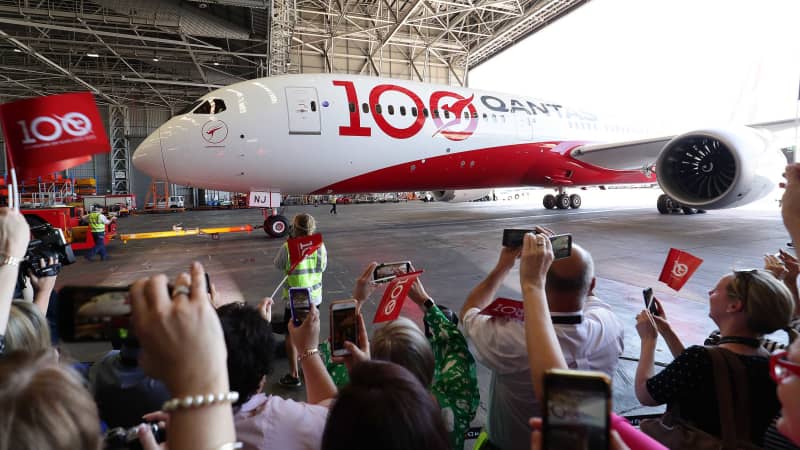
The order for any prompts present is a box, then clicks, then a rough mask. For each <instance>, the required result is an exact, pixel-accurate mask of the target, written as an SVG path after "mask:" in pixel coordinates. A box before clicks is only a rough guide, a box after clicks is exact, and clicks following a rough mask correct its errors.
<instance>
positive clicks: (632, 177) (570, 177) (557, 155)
mask: <svg viewBox="0 0 800 450" xmlns="http://www.w3.org/2000/svg"><path fill="white" fill-rule="evenodd" d="M581 144H583V143H582V142H535V143H533V142H532V143H524V144H515V145H505V146H501V147H490V148H484V149H479V150H470V151H466V152H461V153H454V154H448V155H441V156H435V157H431V158H426V159H420V160H415V161H409V162H405V163H402V164H397V165H395V166H391V167H386V168H383V169H378V170H375V171H372V172H368V173H365V174H361V175H357V176H355V177H352V178H348V179H346V180H343V181H339V182H336V183H334V184H331V185H328V186H325V187H322V188H320V189H317V190H316V191H314V192H312V194H340V193H354V192H393V191H394V192H403V191H420V190H423V191H424V190H435V189H475V188H495V187H515V186H593V185H602V184H629V183H630V184H634V183H654V182H655V180H656V177H655V174H651V175H650V176H649V177H648V176H646V175H645V174H644V173H642V172H641V171H639V170H610V169H605V168H602V167H597V166H594V165H591V164H587V163H584V162H581V161H578V160H576V159H573V158H571V157H570V156H569V153H570V151H571V150H572V149H574V148H575V147H577V146H579V145H581Z"/></svg>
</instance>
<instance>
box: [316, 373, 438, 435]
mask: <svg viewBox="0 0 800 450" xmlns="http://www.w3.org/2000/svg"><path fill="white" fill-rule="evenodd" d="M449 448H450V438H449V434H448V433H447V430H446V428H445V425H444V420H443V419H442V410H441V409H440V408H439V405H437V404H436V401H435V400H434V399H433V397H432V396H431V394H430V392H428V391H427V390H426V389H425V387H424V386H422V384H421V383H420V382H419V380H417V378H416V377H415V376H414V375H413V374H412V373H411V372H409V371H408V370H407V369H405V368H404V367H402V366H399V365H397V364H394V363H391V362H388V361H375V360H373V361H365V362H362V363H360V364H358V365H356V366H355V367H354V368H353V371H352V372H350V384H348V385H347V386H345V387H344V388H342V390H341V391H340V392H339V397H338V399H337V400H336V403H334V405H333V408H332V409H331V412H330V414H329V415H328V422H327V423H326V424H325V432H324V433H323V435H322V450H362V449H363V450H367V449H370V450H371V449H381V450H408V449H426V450H445V449H449Z"/></svg>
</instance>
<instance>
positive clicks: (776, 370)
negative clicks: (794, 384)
mask: <svg viewBox="0 0 800 450" xmlns="http://www.w3.org/2000/svg"><path fill="white" fill-rule="evenodd" d="M788 354H789V352H787V351H786V350H781V351H778V352H775V353H773V354H772V356H771V357H770V358H769V374H770V375H771V376H772V379H773V380H775V382H776V383H781V382H782V381H783V380H785V379H786V378H789V377H790V376H792V375H794V376H796V377H800V364H797V363H795V362H792V361H789V360H788V359H786V355H788Z"/></svg>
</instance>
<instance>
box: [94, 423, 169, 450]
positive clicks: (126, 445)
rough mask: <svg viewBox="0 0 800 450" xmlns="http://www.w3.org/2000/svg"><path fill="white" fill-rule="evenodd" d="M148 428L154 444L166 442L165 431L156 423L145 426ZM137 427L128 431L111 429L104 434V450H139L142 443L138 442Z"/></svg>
mask: <svg viewBox="0 0 800 450" xmlns="http://www.w3.org/2000/svg"><path fill="white" fill-rule="evenodd" d="M145 425H147V426H148V427H150V431H152V432H153V437H155V438H156V442H159V443H161V442H165V441H166V440H167V429H166V428H164V427H160V426H158V424H157V423H148V424H145ZM137 428H138V426H135V427H131V428H128V429H125V428H122V427H117V428H112V429H110V430H108V431H107V432H106V436H105V439H103V449H104V450H141V449H142V443H141V442H139V435H138V434H137V433H136V430H137Z"/></svg>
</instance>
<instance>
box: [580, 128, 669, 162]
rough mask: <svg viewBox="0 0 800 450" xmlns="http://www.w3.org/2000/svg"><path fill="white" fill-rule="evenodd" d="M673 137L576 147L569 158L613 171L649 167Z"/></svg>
mask: <svg viewBox="0 0 800 450" xmlns="http://www.w3.org/2000/svg"><path fill="white" fill-rule="evenodd" d="M673 137H675V136H663V137H657V138H652V139H639V140H635V141H624V142H612V143H605V144H587V145H581V146H580V147H576V148H575V149H573V150H572V152H571V153H570V156H572V157H573V158H575V159H577V160H578V161H583V162H587V163H589V164H592V165H595V166H598V167H604V168H607V169H614V170H636V169H642V168H648V167H651V166H652V165H653V164H654V163H655V162H656V159H657V158H658V155H659V154H660V153H661V149H663V148H664V146H665V145H667V142H669V141H670V140H671V139H672V138H673Z"/></svg>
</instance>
